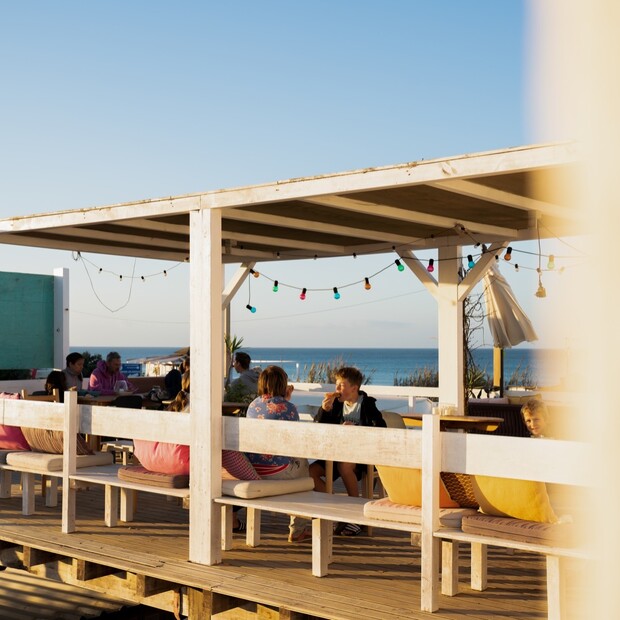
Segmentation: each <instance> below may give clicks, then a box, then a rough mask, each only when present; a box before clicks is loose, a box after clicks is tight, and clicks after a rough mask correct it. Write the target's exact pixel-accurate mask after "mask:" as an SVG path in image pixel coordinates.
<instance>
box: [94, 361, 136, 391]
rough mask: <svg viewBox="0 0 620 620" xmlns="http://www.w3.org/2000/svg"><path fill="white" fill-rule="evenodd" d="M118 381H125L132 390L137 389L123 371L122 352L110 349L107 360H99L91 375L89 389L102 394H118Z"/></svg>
mask: <svg viewBox="0 0 620 620" xmlns="http://www.w3.org/2000/svg"><path fill="white" fill-rule="evenodd" d="M117 381H125V383H126V384H127V389H128V390H129V391H130V392H135V391H136V388H135V387H134V386H133V385H132V384H131V383H130V382H129V381H127V377H126V376H125V375H124V374H123V373H122V372H121V356H120V353H117V352H116V351H110V352H109V353H108V354H107V355H106V358H105V360H101V361H99V362H97V367H96V368H95V370H93V372H92V373H91V375H90V380H89V383H88V389H89V390H93V391H96V392H99V393H100V394H116V392H117V390H116V387H115V386H116V382H117Z"/></svg>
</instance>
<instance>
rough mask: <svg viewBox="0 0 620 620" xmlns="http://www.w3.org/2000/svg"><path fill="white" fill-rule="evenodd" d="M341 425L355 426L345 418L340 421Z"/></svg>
mask: <svg viewBox="0 0 620 620" xmlns="http://www.w3.org/2000/svg"><path fill="white" fill-rule="evenodd" d="M342 426H355V422H352V421H351V420H345V421H344V422H343V423H342Z"/></svg>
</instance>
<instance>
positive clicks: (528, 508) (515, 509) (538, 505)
mask: <svg viewBox="0 0 620 620" xmlns="http://www.w3.org/2000/svg"><path fill="white" fill-rule="evenodd" d="M472 482H473V485H474V494H475V496H476V499H477V500H478V503H479V504H480V511H481V512H484V513H485V514H488V515H493V516H496V517H513V518H514V519H523V520H525V521H536V522H538V523H556V522H557V520H558V518H557V517H556V515H555V513H554V512H553V508H552V507H551V502H550V501H549V495H547V487H546V486H545V483H544V482H533V481H531V480H512V479H510V478H495V477H492V476H473V480H472Z"/></svg>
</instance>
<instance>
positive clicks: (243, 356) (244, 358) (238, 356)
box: [235, 351, 252, 370]
mask: <svg viewBox="0 0 620 620" xmlns="http://www.w3.org/2000/svg"><path fill="white" fill-rule="evenodd" d="M235 360H236V361H237V362H239V365H240V366H241V368H243V370H247V369H248V368H249V367H250V362H251V361H252V358H251V357H250V356H249V355H248V354H247V353H244V352H243V351H237V352H236V353H235Z"/></svg>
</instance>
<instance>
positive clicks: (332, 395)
mask: <svg viewBox="0 0 620 620" xmlns="http://www.w3.org/2000/svg"><path fill="white" fill-rule="evenodd" d="M337 398H340V392H327V394H325V396H324V397H323V402H322V403H321V407H322V409H323V410H324V411H331V410H332V407H333V406H334V401H335V400H336V399H337Z"/></svg>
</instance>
